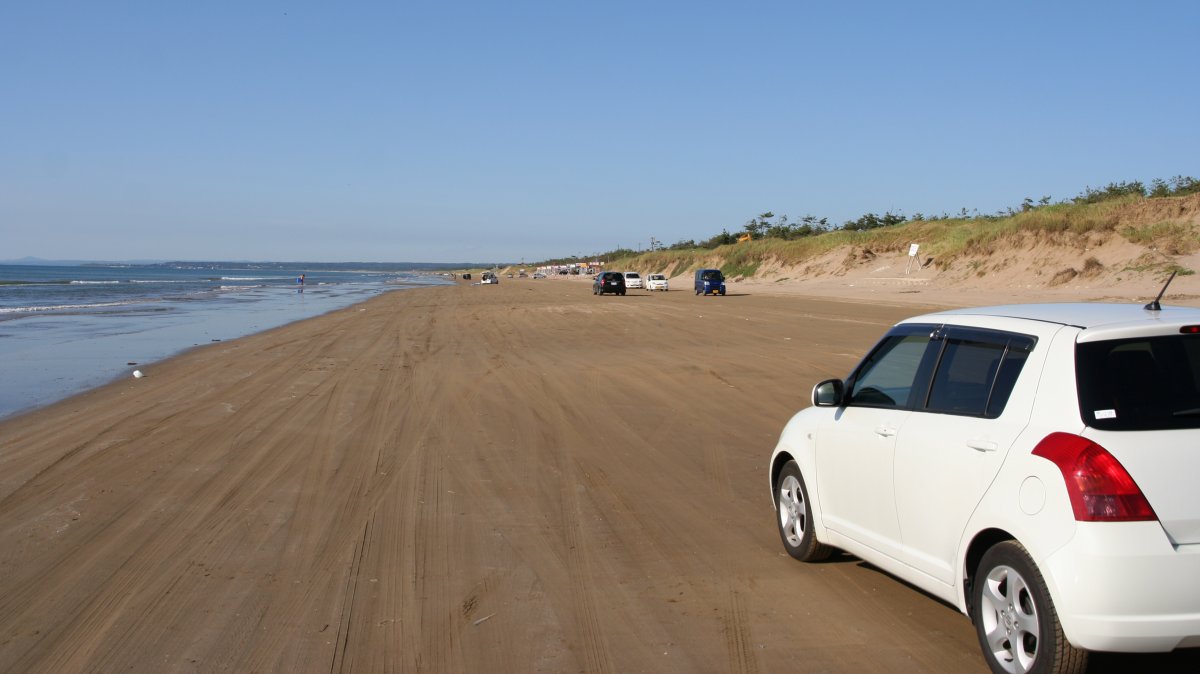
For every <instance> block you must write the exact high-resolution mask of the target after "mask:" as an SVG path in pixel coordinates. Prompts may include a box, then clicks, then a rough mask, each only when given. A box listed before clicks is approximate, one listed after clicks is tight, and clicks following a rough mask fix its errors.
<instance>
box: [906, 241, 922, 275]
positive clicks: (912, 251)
mask: <svg viewBox="0 0 1200 674" xmlns="http://www.w3.org/2000/svg"><path fill="white" fill-rule="evenodd" d="M920 249H921V244H919V243H914V244H911V245H909V247H908V266H906V267H905V268H904V275H905V276H908V272H909V271H911V270H912V263H913V260H914V259H916V257H917V251H918V250H920ZM918 268H919V266H918Z"/></svg>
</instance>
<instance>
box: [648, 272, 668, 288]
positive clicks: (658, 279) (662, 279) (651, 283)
mask: <svg viewBox="0 0 1200 674" xmlns="http://www.w3.org/2000/svg"><path fill="white" fill-rule="evenodd" d="M646 290H667V277H666V276H665V275H663V274H650V275H648V276H647V277H646Z"/></svg>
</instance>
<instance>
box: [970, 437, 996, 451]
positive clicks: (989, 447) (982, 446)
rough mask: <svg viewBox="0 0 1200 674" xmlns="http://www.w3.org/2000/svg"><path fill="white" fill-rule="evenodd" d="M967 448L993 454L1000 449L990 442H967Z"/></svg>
mask: <svg viewBox="0 0 1200 674" xmlns="http://www.w3.org/2000/svg"><path fill="white" fill-rule="evenodd" d="M967 446H968V447H970V448H971V449H975V450H979V451H981V452H994V451H996V450H997V449H999V448H1000V447H999V445H997V444H996V443H994V442H992V441H990V440H967Z"/></svg>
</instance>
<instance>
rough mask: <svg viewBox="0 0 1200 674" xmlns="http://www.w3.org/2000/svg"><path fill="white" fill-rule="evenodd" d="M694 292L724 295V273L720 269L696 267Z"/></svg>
mask: <svg viewBox="0 0 1200 674" xmlns="http://www.w3.org/2000/svg"><path fill="white" fill-rule="evenodd" d="M696 294H697V295H701V294H703V295H724V294H725V275H724V274H722V273H721V270H720V269H697V270H696Z"/></svg>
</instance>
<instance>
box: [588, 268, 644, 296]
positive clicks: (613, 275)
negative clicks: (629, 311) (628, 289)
mask: <svg viewBox="0 0 1200 674" xmlns="http://www.w3.org/2000/svg"><path fill="white" fill-rule="evenodd" d="M639 280H640V279H639ZM604 293H613V294H614V295H624V294H625V275H624V274H622V273H621V272H619V271H605V272H600V273H599V274H597V275H596V280H594V281H592V294H593V295H603V294H604Z"/></svg>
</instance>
